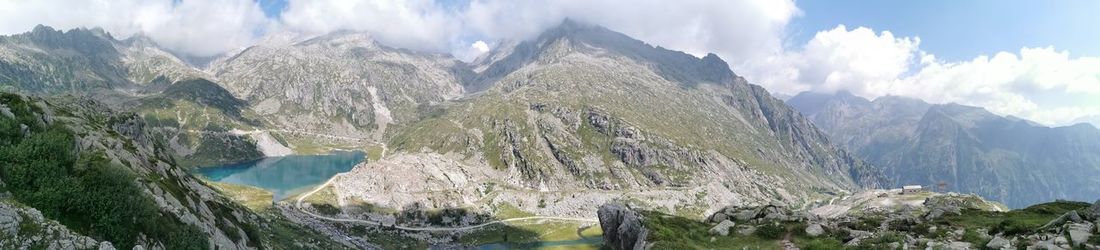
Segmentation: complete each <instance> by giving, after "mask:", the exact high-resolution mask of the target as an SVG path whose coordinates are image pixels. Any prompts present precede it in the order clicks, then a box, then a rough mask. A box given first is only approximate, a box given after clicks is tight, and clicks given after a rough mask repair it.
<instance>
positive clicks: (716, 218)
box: [710, 213, 729, 223]
mask: <svg viewBox="0 0 1100 250" xmlns="http://www.w3.org/2000/svg"><path fill="white" fill-rule="evenodd" d="M726 220H729V215H726V214H725V213H715V214H714V215H711V217H710V221H711V222H719V223H721V222H723V221H726Z"/></svg>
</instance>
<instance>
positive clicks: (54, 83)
mask: <svg viewBox="0 0 1100 250" xmlns="http://www.w3.org/2000/svg"><path fill="white" fill-rule="evenodd" d="M499 44H500V45H499V46H497V47H496V48H494V49H493V50H491V51H489V52H488V53H486V54H485V55H483V56H482V57H480V58H478V59H477V60H475V61H473V62H463V61H460V60H457V59H455V58H454V57H452V56H451V55H447V54H439V53H429V52H422V51H413V50H408V49H402V48H396V47H391V46H387V45H385V44H382V43H380V42H378V41H376V40H375V39H373V38H372V36H371V35H370V34H369V33H366V32H359V31H347V30H345V31H337V32H332V33H328V34H322V35H318V36H302V35H296V34H276V35H272V36H271V37H268V38H266V39H262V40H261V42H259V43H258V44H256V45H253V46H250V47H247V48H243V49H241V50H238V51H233V52H230V53H228V54H225V55H222V56H218V57H215V58H209V59H202V60H196V59H193V58H185V57H182V56H179V55H177V54H175V53H172V52H170V51H168V50H165V49H163V48H161V47H160V46H158V45H157V44H156V43H155V42H154V41H153V40H151V39H149V38H147V37H144V36H143V35H141V34H138V35H135V36H133V37H130V38H126V39H123V40H119V39H116V38H115V37H113V36H112V35H111V34H109V33H107V32H104V31H103V30H101V29H83V28H81V29H74V30H69V31H58V30H54V29H52V28H49V27H46V26H38V27H35V28H34V29H33V30H32V31H30V32H27V33H23V34H16V35H11V36H3V37H0V91H3V92H11V93H13V94H4V95H3V96H0V97H2V98H0V100H2V101H4V102H3V103H0V104H2V105H0V111H3V112H0V114H3V116H0V122H2V123H0V132H3V133H2V134H0V136H3V137H0V138H3V139H4V140H3V141H0V149H2V150H0V155H2V156H5V157H4V158H2V159H0V162H4V163H9V164H12V165H13V166H35V165H23V164H43V165H46V166H51V167H53V168H42V169H44V170H52V169H59V170H57V171H59V172H58V173H63V174H64V175H62V176H66V177H65V178H72V179H73V180H82V178H83V179H88V178H91V177H95V178H103V179H104V180H108V181H111V182H105V183H114V184H117V185H113V186H121V187H122V189H123V190H121V191H119V192H120V193H123V194H126V195H123V196H120V197H127V198H129V199H131V200H129V201H132V202H123V203H120V202H113V201H112V200H92V201H88V202H89V203H88V204H93V205H102V204H116V205H103V209H101V210H90V211H84V210H80V211H76V212H80V213H73V211H69V210H65V207H56V206H50V205H49V204H51V203H50V202H43V199H47V198H57V197H61V195H58V194H57V193H52V192H53V191H51V190H48V189H41V188H38V187H39V185H43V184H41V183H34V182H28V181H27V179H26V178H23V177H25V175H24V173H23V172H19V171H29V172H28V173H30V174H42V173H39V172H36V171H31V170H26V169H36V168H33V167H21V168H14V167H5V168H3V169H0V177H3V178H2V181H3V182H2V183H3V184H5V185H0V187H4V188H2V189H0V194H3V195H0V219H4V218H15V217H19V218H24V217H26V218H28V219H27V221H36V222H37V223H39V224H43V225H52V226H51V227H49V228H60V227H64V228H67V229H65V230H60V229H58V230H56V231H63V232H70V233H71V234H72V235H73V236H72V237H69V238H72V239H69V240H70V241H79V242H80V243H81V244H84V245H81V246H92V245H97V244H98V245H102V242H103V241H110V242H111V243H113V244H115V245H117V246H121V247H124V248H129V247H130V246H131V245H143V246H151V247H153V246H159V247H161V248H172V249H174V248H175V247H176V246H180V247H181V248H185V247H183V246H190V247H197V248H202V249H205V248H203V247H202V246H206V245H217V246H219V247H223V248H230V249H247V248H294V247H306V248H338V247H341V246H350V247H363V248H370V247H377V246H376V245H372V244H373V243H364V242H365V241H364V240H356V239H351V237H350V236H352V235H356V234H359V235H362V234H363V231H362V230H361V229H359V228H358V227H354V226H351V225H350V224H339V223H335V224H326V223H328V222H321V221H318V220H317V219H316V217H310V216H311V215H315V214H311V211H312V212H321V211H322V210H320V209H318V207H323V206H312V207H302V206H301V201H298V203H297V204H290V202H288V201H272V203H274V204H272V205H270V206H269V207H268V208H267V209H264V210H255V209H248V208H245V207H243V206H242V205H241V204H238V203H237V202H236V201H234V200H231V199H229V198H228V197H227V196H230V195H234V194H238V193H240V192H245V191H247V190H248V189H247V188H242V187H232V186H225V185H224V184H220V183H215V182H209V181H205V180H202V179H199V178H197V177H194V176H192V175H190V174H188V171H190V170H194V169H196V168H202V167H209V166H216V165H222V164H228V163H235V162H242V161H249V160H255V159H260V158H263V157H269V156H283V155H287V154H292V153H296V154H317V153H324V152H328V151H331V150H361V151H366V152H367V154H368V158H369V160H368V161H367V162H364V163H362V164H359V165H357V166H355V168H354V169H352V170H351V171H349V172H347V173H344V174H340V175H338V176H336V177H334V178H333V179H332V180H330V182H328V183H326V184H325V185H330V183H331V186H327V187H326V186H324V185H323V186H321V187H320V188H319V189H318V190H315V192H318V191H320V192H323V193H325V194H327V195H324V196H323V197H322V198H317V199H318V200H311V201H310V202H311V203H323V204H326V205H331V206H333V207H335V208H334V209H330V210H325V211H327V212H334V213H333V214H337V215H340V216H343V217H342V218H378V217H381V218H388V220H389V221H401V222H402V223H413V222H409V221H405V220H406V219H407V218H414V219H415V218H417V216H409V214H413V213H424V214H427V213H429V212H428V211H444V212H443V213H446V212H448V211H454V209H464V210H463V211H465V210H470V211H475V212H478V213H484V214H490V215H501V214H508V213H517V212H516V210H517V209H518V211H520V213H531V214H534V215H540V216H573V217H576V216H591V215H593V214H595V213H596V209H597V207H596V205H595V204H599V203H607V202H616V201H629V202H630V203H631V204H632V205H635V206H639V207H646V208H649V209H653V210H659V211H661V212H663V213H667V214H672V215H677V216H685V217H691V218H702V217H707V216H709V215H710V214H713V213H714V212H716V211H721V210H722V209H725V208H727V207H729V206H731V205H765V204H767V205H773V206H774V205H777V204H778V205H782V206H786V207H805V206H810V205H813V204H822V203H826V202H828V201H829V200H831V199H833V198H835V197H838V196H842V195H846V194H850V193H853V192H858V191H860V190H863V189H868V188H879V187H891V186H893V185H895V184H903V183H918V184H925V185H928V186H937V184H939V183H941V182H942V183H945V186H946V187H947V188H950V190H954V191H960V192H975V193H978V194H982V195H984V196H986V197H990V198H993V199H997V200H1000V201H1004V202H1006V203H1008V204H1010V205H1013V206H1021V205H1024V204H1030V203H1034V202H1038V201H1046V200H1050V199H1054V198H1082V199H1084V198H1091V197H1087V196H1088V195H1089V194H1096V193H1097V187H1100V185H1096V184H1097V183H1096V181H1095V180H1094V179H1090V178H1087V176H1100V173H1097V171H1100V170H1098V169H1097V168H1096V167H1095V166H1097V164H1096V163H1097V161H1098V160H1100V158H1096V157H1095V155H1094V152H1100V151H1098V150H1097V149H1100V148H1098V147H1100V141H1097V140H1096V139H1100V138H1097V137H1098V136H1100V134H1098V133H1097V132H1096V129H1094V128H1092V127H1089V126H1087V125H1082V126H1072V127H1062V128H1046V127H1042V126H1038V125H1035V124H1034V123H1030V122H1027V121H1025V120H1021V119H1016V118H1006V117H1000V116H996V115H993V114H990V113H988V112H985V111H984V110H982V109H980V108H974V107H965V106H960V105H931V104H927V103H923V102H921V101H918V100H912V99H905V98H896V97H884V98H880V99H877V100H875V101H873V102H872V101H868V100H865V99H861V98H858V97H854V96H850V95H838V96H824V95H814V94H802V95H798V96H795V97H791V98H790V99H788V100H787V101H786V102H785V101H784V100H782V99H779V98H776V97H774V96H772V95H771V94H770V93H769V92H768V91H767V90H765V89H764V88H763V87H760V86H758V85H755V84H752V83H750V82H749V80H748V79H745V78H743V77H741V76H739V75H737V74H736V73H734V72H733V71H732V70H730V68H729V66H728V65H727V63H726V62H725V61H724V60H723V59H721V58H719V57H718V56H717V55H714V54H707V55H704V56H702V57H697V56H695V55H691V54H687V53H683V52H679V51H673V50H669V49H665V48H662V47H659V46H653V45H650V44H647V43H645V42H642V41H639V40H636V39H633V38H631V37H628V36H626V35H624V34H621V33H618V32H615V31H612V30H608V29H606V28H603V27H599V26H593V25H587V24H583V23H579V22H575V21H570V20H566V21H564V22H563V23H561V24H560V25H558V26H555V27H553V28H550V29H548V30H546V31H544V32H543V33H542V34H541V35H539V36H537V37H534V38H531V39H527V40H521V41H502V42H500V43H499ZM195 61H202V63H201V64H195V63H192V62H195ZM39 135H41V136H39ZM66 136H68V137H66ZM39 137H41V138H39ZM58 138H60V139H58ZM38 145H50V147H44V146H43V147H42V148H46V149H48V150H46V149H43V150H38V149H37V148H39V146H38ZM58 145H60V146H58ZM71 145H76V146H75V148H73V147H70V146H71ZM849 152H854V153H849ZM48 153H53V154H58V155H70V156H72V158H71V159H70V158H65V159H68V161H64V162H60V164H55V163H58V162H52V161H49V160H47V161H43V162H39V161H36V159H39V158H44V157H42V155H43V154H48ZM864 159H866V160H864ZM17 164H18V165H17ZM89 169H90V170H89ZM91 170H96V171H91ZM102 172H119V173H122V175H120V176H114V175H105V177H104V175H102ZM49 174H50V173H45V174H43V176H47V175H49ZM35 176H37V175H35ZM89 176H91V177H89ZM51 180H52V179H51ZM65 180H69V179H65ZM93 180H95V179H93ZM28 183H29V184H28ZM43 183H44V182H43ZM59 183H63V182H59ZM73 183H77V184H74V185H86V186H79V187H80V188H76V189H72V190H62V191H66V192H70V193H63V194H66V195H71V196H79V194H80V193H79V192H78V191H79V190H92V191H88V192H93V191H95V190H99V189H97V188H100V186H99V185H96V184H95V182H81V181H75V182H73ZM81 188H83V189H81ZM73 190H77V191H73ZM242 190H244V191H242ZM100 191H102V190H100ZM58 192H60V191H58ZM74 192H75V193H74ZM96 194H100V193H96ZM310 194H312V193H310ZM326 199H327V200H326ZM46 201H53V200H46ZM117 204H136V205H134V206H136V207H141V208H142V210H141V211H143V212H144V213H145V214H139V215H135V216H134V218H149V219H151V220H159V221H162V222H164V225H169V226H170V227H171V228H177V229H179V230H180V232H185V233H187V235H189V236H187V237H190V238H176V237H175V236H172V235H171V234H166V233H164V232H161V231H155V230H154V229H150V228H152V227H153V225H148V224H142V225H137V226H135V227H133V228H142V229H147V230H145V231H142V232H140V233H134V232H132V231H117V232H116V231H105V230H104V228H107V229H114V228H116V227H110V226H105V225H111V223H112V222H113V221H112V220H111V219H115V217H112V216H109V215H104V214H103V213H101V211H118V210H125V208H126V207H118V206H119V205H117ZM80 207H82V206H80ZM88 207H90V208H97V209H98V208H100V207H96V206H88ZM395 211H400V212H395ZM35 213H40V215H41V216H37V217H35V216H27V215H33V214H35ZM4 215H10V216H4ZM16 215H18V216H16ZM70 215H72V216H70ZM75 215H81V216H84V217H77V218H74V216H75ZM398 216H401V217H398ZM473 217H476V216H466V217H463V219H454V220H450V219H448V220H446V221H451V222H454V223H457V222H455V221H463V223H466V222H468V220H474V219H470V218H473ZM82 218H85V219H82ZM448 218H450V217H448ZM7 221H11V220H7ZM7 221H5V220H0V226H6V225H18V223H16V224H12V223H5V222H7ZM114 222H117V221H114ZM97 223H98V224H97ZM424 223H427V222H424ZM116 224H117V223H116ZM117 225H122V224H117ZM303 225H305V227H303ZM391 225H392V223H391ZM169 226H166V228H168V227H169ZM66 230H67V231H66ZM5 232H6V231H5ZM17 232H19V231H17ZM23 232H24V233H25V232H27V231H23ZM36 232H37V231H35V232H31V233H36ZM578 232H579V231H578ZM41 235H42V234H31V235H22V234H20V235H17V236H18V237H20V238H19V239H28V240H24V241H18V242H22V243H20V244H25V245H33V244H37V243H35V242H36V241H35V240H33V239H35V237H36V236H38V238H39V239H40V238H41ZM320 235H327V236H329V237H322V236H320ZM81 237H84V238H81ZM409 237H411V238H416V239H420V240H423V239H424V238H433V237H437V238H444V239H443V240H449V239H450V236H440V235H415V236H409ZM417 237H419V238H417ZM455 237H457V236H455ZM192 238H206V239H207V240H206V241H201V240H194V239H192ZM66 239H68V238H66ZM433 239H434V238H433ZM6 243H7V242H5V241H0V246H7V245H2V244H6ZM38 243H41V242H38ZM187 243H192V245H188V244H187ZM177 244H178V245H177ZM153 248H156V247H153Z"/></svg>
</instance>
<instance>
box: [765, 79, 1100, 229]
mask: <svg viewBox="0 0 1100 250" xmlns="http://www.w3.org/2000/svg"><path fill="white" fill-rule="evenodd" d="M787 103H788V104H790V105H791V106H792V107H794V108H795V109H797V110H799V111H800V112H802V114H804V115H805V116H806V117H808V118H809V119H810V120H813V122H814V123H815V124H816V125H817V126H818V127H819V128H821V129H822V130H823V131H825V132H826V133H827V134H829V137H830V139H832V141H834V142H836V143H838V144H840V145H843V146H844V147H846V148H848V149H849V150H851V151H852V152H855V153H856V154H858V155H860V156H861V157H862V158H864V159H867V161H869V162H870V163H872V164H873V165H875V166H877V167H881V168H882V169H883V170H884V171H885V174H886V176H889V177H891V178H893V179H894V182H895V183H898V184H920V185H925V186H926V187H929V188H933V189H937V188H943V189H944V191H955V192H963V193H971V192H972V193H977V194H980V195H982V196H984V197H986V198H987V199H992V200H997V201H1001V202H1004V203H1005V204H1007V205H1009V206H1010V207H1015V208H1019V207H1024V206H1027V205H1031V204H1036V203H1040V202H1048V201H1052V200H1055V199H1070V200H1092V199H1095V198H1096V197H1097V196H1098V195H1100V178H1097V177H1100V130H1097V129H1096V128H1095V127H1093V126H1091V125H1088V124H1077V125H1072V126H1066V127H1053V128H1052V127H1046V126H1042V125H1039V124H1037V123H1035V122H1031V121H1028V120H1024V119H1020V118H1015V117H1003V116H999V115H996V114H993V113H990V112H989V111H986V110H985V109H982V108H979V107H971V106H963V105H958V104H938V105H934V104H929V103H926V102H924V101H921V100H917V99H911V98H905V97H897V96H884V97H879V98H877V99H875V100H874V101H870V100H867V99H864V98H862V97H857V96H854V95H851V94H850V93H847V92H843V91H842V92H839V93H836V94H820V93H811V92H805V93H801V94H799V95H797V96H795V97H792V98H791V99H790V100H788V101H787Z"/></svg>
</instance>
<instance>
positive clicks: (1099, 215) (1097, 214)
mask: <svg viewBox="0 0 1100 250" xmlns="http://www.w3.org/2000/svg"><path fill="white" fill-rule="evenodd" d="M1081 217H1084V218H1085V219H1087V220H1100V200H1096V202H1093V203H1092V206H1089V207H1088V208H1086V209H1085V210H1084V211H1081Z"/></svg>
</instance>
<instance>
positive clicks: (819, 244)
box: [798, 238, 844, 250]
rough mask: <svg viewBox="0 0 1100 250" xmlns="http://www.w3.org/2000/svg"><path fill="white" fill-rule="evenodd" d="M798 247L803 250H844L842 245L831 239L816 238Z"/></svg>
mask: <svg viewBox="0 0 1100 250" xmlns="http://www.w3.org/2000/svg"><path fill="white" fill-rule="evenodd" d="M798 247H799V248H801V249H803V250H833V249H844V243H843V242H840V241H839V240H836V239H831V238H818V239H813V240H810V241H807V242H806V243H803V244H801V245H799V246H798Z"/></svg>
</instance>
